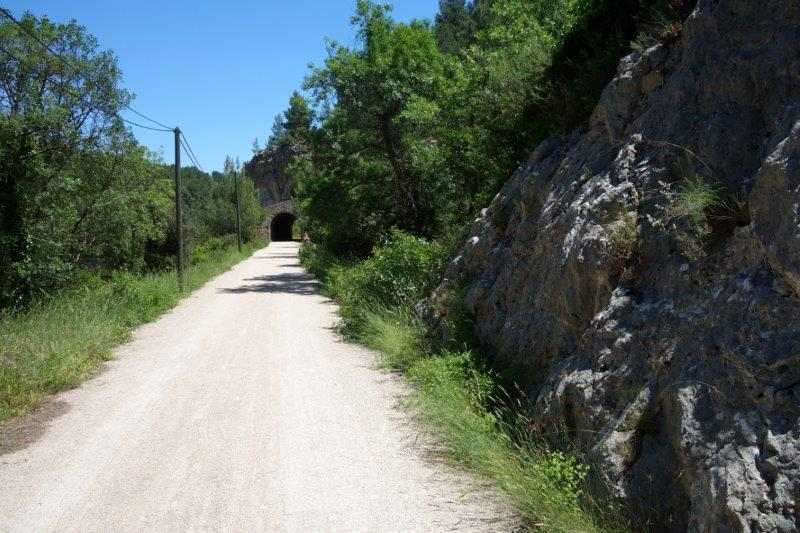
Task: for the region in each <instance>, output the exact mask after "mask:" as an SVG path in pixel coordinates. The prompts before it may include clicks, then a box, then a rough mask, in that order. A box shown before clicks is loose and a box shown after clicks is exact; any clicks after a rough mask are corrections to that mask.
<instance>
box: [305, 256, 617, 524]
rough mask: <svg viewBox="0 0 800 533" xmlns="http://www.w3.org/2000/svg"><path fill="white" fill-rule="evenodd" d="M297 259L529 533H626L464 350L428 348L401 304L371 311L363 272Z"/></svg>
mask: <svg viewBox="0 0 800 533" xmlns="http://www.w3.org/2000/svg"><path fill="white" fill-rule="evenodd" d="M301 259H302V261H303V263H304V265H306V266H307V268H309V270H310V271H312V273H314V274H315V275H316V276H318V277H319V278H320V279H321V280H323V283H324V287H325V290H326V291H327V293H328V294H329V295H330V296H331V297H333V298H335V299H336V300H337V301H338V302H339V304H340V312H341V314H342V317H343V321H342V324H341V325H340V330H341V331H342V333H343V334H344V335H345V336H346V337H347V338H349V339H350V340H353V341H355V342H359V343H361V344H364V345H366V346H368V347H370V348H372V349H373V350H375V351H376V352H377V353H378V354H379V356H380V362H381V364H382V365H383V366H384V367H385V368H387V369H390V370H394V371H399V372H401V373H402V374H403V375H404V376H405V377H406V379H407V380H409V381H410V382H411V384H412V385H413V387H412V394H411V396H410V398H409V400H408V401H409V404H410V407H411V409H412V412H414V413H415V414H416V415H417V416H418V417H419V418H420V420H421V422H422V423H423V424H424V426H425V427H426V428H428V430H429V431H431V433H432V434H433V435H434V436H435V437H436V440H437V443H438V444H439V445H440V448H438V449H440V450H441V453H442V454H443V456H444V457H445V458H446V459H447V460H449V461H451V462H453V463H455V464H458V465H460V466H462V467H465V468H466V469H468V470H470V471H472V472H474V473H476V474H477V475H479V476H480V477H482V478H484V479H487V480H489V481H490V482H492V483H493V484H494V485H496V486H497V487H498V488H499V489H500V490H501V491H502V492H504V493H505V494H506V495H507V496H508V498H509V500H510V501H511V502H512V503H513V504H514V505H515V507H516V508H517V509H518V511H519V513H520V515H521V516H522V518H523V519H524V520H525V522H526V523H527V525H528V526H530V527H532V528H534V529H537V530H542V531H554V532H593V531H608V530H620V531H621V530H623V528H622V527H618V526H617V525H616V522H618V521H620V522H621V520H619V519H618V518H617V517H616V515H613V511H609V510H603V509H601V508H600V507H599V506H598V505H597V504H596V503H595V502H594V500H592V498H591V497H590V495H589V494H587V493H586V492H585V491H584V485H585V480H586V476H587V473H588V468H587V467H586V466H584V465H583V464H581V463H580V461H579V460H578V459H577V458H576V457H575V456H574V455H572V454H569V453H565V452H562V451H555V450H552V449H549V448H548V447H547V446H546V445H545V444H544V443H543V442H541V441H536V440H535V439H534V438H532V437H531V435H532V433H531V431H530V429H529V428H530V424H529V422H528V420H527V419H526V418H525V417H524V416H523V415H522V414H521V413H519V412H518V411H515V410H512V409H509V408H508V407H507V406H508V402H507V401H505V400H504V399H503V394H502V389H501V388H500V387H498V386H497V385H496V383H495V381H494V379H493V378H492V376H491V375H490V373H489V372H487V371H485V370H484V369H483V368H482V367H481V365H480V364H479V363H478V362H477V361H476V359H475V358H474V357H473V355H472V353H471V352H470V351H468V350H460V351H449V350H447V349H443V348H438V349H437V348H435V347H434V345H433V344H432V343H431V342H430V340H429V339H428V338H427V336H426V331H425V328H424V327H423V326H422V324H420V323H419V321H418V320H417V319H415V318H414V317H413V314H412V313H411V311H410V310H409V307H408V305H400V306H394V307H387V306H381V305H380V304H377V305H376V299H375V298H374V296H375V295H373V294H361V293H360V291H363V290H364V289H363V287H364V285H363V284H362V283H359V279H358V275H354V273H356V274H357V273H358V271H359V270H360V269H363V268H364V267H360V266H359V265H354V264H347V263H339V262H337V261H336V260H335V259H334V258H332V257H330V256H328V255H326V254H325V253H324V251H321V250H319V249H316V248H315V247H306V248H305V249H304V250H303V252H302V253H301ZM369 261H370V260H367V262H369ZM363 264H364V263H362V265H363ZM424 275H428V273H427V272H425V273H424ZM498 397H499V398H500V399H498ZM498 406H499V407H498ZM612 515H613V516H612Z"/></svg>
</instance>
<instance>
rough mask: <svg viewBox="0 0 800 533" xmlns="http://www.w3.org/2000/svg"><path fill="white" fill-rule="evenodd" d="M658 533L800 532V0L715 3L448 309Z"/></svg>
mask: <svg viewBox="0 0 800 533" xmlns="http://www.w3.org/2000/svg"><path fill="white" fill-rule="evenodd" d="M456 293H459V294H463V295H465V296H464V302H463V303H464V304H465V305H466V307H467V309H468V310H469V311H470V312H471V314H472V315H474V318H475V323H476V330H477V335H478V337H479V339H480V341H481V342H482V343H484V344H485V346H486V348H487V350H486V351H487V352H488V353H489V354H491V357H492V363H493V364H494V365H495V366H496V367H497V368H499V369H502V370H504V371H506V373H507V374H510V375H513V376H514V379H515V380H516V381H517V382H518V383H519V385H520V386H521V387H522V388H523V389H524V390H525V391H527V393H528V398H529V407H530V413H531V416H532V418H533V421H534V426H535V427H538V428H541V429H542V431H543V433H544V434H549V433H551V432H552V431H553V429H554V428H564V430H566V431H567V432H569V433H570V434H571V435H572V436H573V437H574V439H575V440H576V441H577V442H578V443H579V444H581V445H582V446H583V448H584V449H585V450H586V453H587V457H588V458H589V460H591V462H593V463H594V464H595V467H596V468H594V472H595V474H596V476H597V477H598V479H599V480H602V481H603V482H604V485H606V486H607V487H609V488H610V490H611V491H612V492H613V494H615V495H616V496H618V497H620V498H622V499H624V500H625V501H626V502H627V503H628V505H629V508H631V509H633V510H634V514H636V515H638V516H644V517H647V521H646V522H645V523H644V524H643V527H642V528H643V529H647V530H651V531H655V530H672V531H683V530H689V531H697V532H700V531H748V532H749V531H781V532H788V531H797V529H798V528H799V527H800V3H798V2H796V1H794V0H763V1H759V2H754V1H752V0H699V2H698V4H697V8H696V9H695V11H694V13H693V14H692V15H691V16H690V17H689V19H688V20H687V21H686V22H685V24H684V27H683V32H682V35H681V37H680V39H678V40H676V41H675V42H672V43H669V44H664V45H659V46H656V47H654V48H651V49H649V50H647V51H646V52H643V53H634V54H632V55H630V56H628V57H626V58H624V59H623V60H622V62H621V63H620V66H619V71H618V74H617V76H616V77H615V79H614V80H613V81H612V82H611V84H610V85H609V86H608V87H607V88H606V90H605V91H604V93H603V96H602V98H601V101H600V103H599V105H598V106H597V109H596V111H595V113H594V115H593V116H592V119H591V122H590V124H589V126H588V128H587V130H586V131H580V132H576V133H574V134H573V135H571V136H568V137H563V138H554V139H550V140H548V141H546V142H544V143H543V144H542V145H540V146H539V147H538V148H537V149H536V151H535V152H534V154H533V155H532V157H531V158H530V160H529V162H528V163H527V164H526V165H525V166H524V168H522V169H520V170H519V172H518V173H517V174H516V175H515V176H514V177H513V179H511V180H510V181H509V182H508V183H507V184H506V186H505V187H504V188H503V190H502V191H501V192H500V194H499V195H498V196H497V197H496V198H495V200H494V201H493V202H492V204H491V206H490V207H489V208H488V209H486V210H485V211H484V212H483V214H482V216H481V217H480V219H479V220H477V221H476V222H475V224H474V226H473V228H472V230H471V236H470V237H469V239H468V240H467V241H466V243H465V244H464V246H463V248H462V249H461V250H460V252H459V253H458V255H457V257H456V258H455V259H454V260H453V262H452V263H451V264H450V266H449V268H448V270H447V273H446V277H445V280H444V281H443V283H442V285H441V286H440V287H439V288H438V289H437V290H436V291H435V292H434V294H433V295H432V297H431V298H430V300H429V301H428V302H427V303H428V306H427V309H428V312H429V313H430V318H431V320H432V321H434V322H436V321H437V320H439V319H440V318H441V317H442V316H444V315H445V314H447V313H448V309H449V307H451V306H452V305H454V304H453V298H454V295H455V294H456Z"/></svg>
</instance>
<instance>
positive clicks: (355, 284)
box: [317, 230, 445, 336]
mask: <svg viewBox="0 0 800 533" xmlns="http://www.w3.org/2000/svg"><path fill="white" fill-rule="evenodd" d="M317 260H318V261H324V259H321V258H320V259H317ZM444 260H445V251H444V249H443V247H442V246H441V245H439V244H438V243H434V242H429V241H426V240H425V239H422V238H419V237H414V236H412V235H409V234H407V233H403V232H401V231H397V230H395V231H393V232H392V233H391V235H390V236H389V238H388V239H387V240H386V242H385V243H384V244H383V245H380V246H377V247H376V248H375V250H374V251H373V255H372V256H371V257H370V258H369V259H367V260H365V261H363V262H361V263H358V264H356V265H354V266H347V265H343V264H338V265H335V266H334V267H333V268H329V269H328V279H327V280H326V281H327V285H328V288H329V291H330V293H331V295H332V296H333V297H334V298H336V299H338V300H339V301H340V303H341V304H342V310H341V315H342V324H341V325H342V328H341V329H342V332H343V333H345V334H346V335H349V336H356V335H357V333H358V329H359V328H360V327H361V326H362V325H363V324H364V322H365V321H366V320H367V317H368V315H369V313H370V312H372V311H375V310H378V309H389V308H395V307H408V306H410V305H412V304H414V303H415V302H416V301H418V300H420V299H422V297H423V296H424V295H425V294H426V292H427V291H429V290H430V289H431V288H433V286H434V285H435V284H436V282H437V281H438V280H439V275H440V273H441V270H442V267H443V265H444Z"/></svg>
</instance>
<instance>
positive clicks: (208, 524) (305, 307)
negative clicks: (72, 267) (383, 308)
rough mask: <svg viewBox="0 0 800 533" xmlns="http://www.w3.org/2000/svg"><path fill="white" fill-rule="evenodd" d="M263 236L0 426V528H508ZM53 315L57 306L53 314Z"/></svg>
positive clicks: (285, 255)
mask: <svg viewBox="0 0 800 533" xmlns="http://www.w3.org/2000/svg"><path fill="white" fill-rule="evenodd" d="M297 249H298V247H297V245H296V244H294V243H275V244H272V245H271V246H270V247H269V248H266V249H264V250H261V251H260V252H258V253H256V254H255V255H254V256H253V257H252V258H250V259H249V260H247V261H245V262H243V263H241V264H239V265H238V266H237V267H235V268H234V269H233V270H231V271H229V272H227V273H225V274H223V275H221V276H220V277H218V278H216V279H215V280H213V281H212V282H211V283H209V284H208V285H206V286H205V287H204V288H202V289H201V290H199V291H197V292H196V293H194V294H193V295H192V296H191V297H189V298H187V299H186V300H185V301H184V302H183V303H182V304H181V305H180V306H179V307H177V308H176V309H175V310H174V311H172V312H171V313H169V314H167V315H165V316H164V317H162V318H161V319H160V320H158V321H156V322H154V323H152V324H148V325H146V326H144V327H142V328H140V329H139V330H137V332H136V334H135V337H134V340H133V341H132V342H131V343H129V344H127V345H125V346H122V347H120V348H119V349H118V350H117V359H116V360H115V361H113V362H111V363H110V364H109V365H108V368H107V369H106V370H105V371H104V372H103V373H101V374H100V375H99V376H98V377H97V378H95V379H93V380H91V381H89V382H87V383H86V384H84V385H83V386H82V387H80V388H78V389H75V390H72V391H69V392H66V393H62V394H60V395H58V396H56V397H55V398H54V399H53V400H52V401H50V402H49V403H48V404H47V405H45V406H44V407H43V408H42V409H40V410H38V411H37V412H36V413H34V414H33V415H31V416H29V417H26V418H23V419H21V420H17V421H14V422H13V423H12V424H10V425H9V426H8V427H6V428H5V429H4V430H3V433H4V434H5V435H4V437H5V444H4V446H6V449H5V450H4V451H0V453H2V455H0V530H2V531H36V532H41V531H120V530H122V531H132V530H136V531H141V530H148V531H176V530H178V531H185V530H194V531H197V530H213V531H308V532H314V531H442V530H455V531H507V530H509V529H510V527H511V526H510V524H512V519H511V518H510V513H509V512H508V511H507V510H506V509H505V508H504V507H503V506H502V505H501V504H499V503H498V500H497V498H496V497H493V496H492V495H490V494H489V493H488V492H486V491H485V490H481V489H477V488H476V487H475V485H474V483H471V482H470V481H469V480H468V479H466V476H464V475H463V474H460V473H457V472H455V471H454V470H452V469H450V468H448V467H446V466H444V465H442V464H441V463H437V462H436V461H433V460H431V458H430V455H431V454H430V453H429V452H430V449H429V445H428V444H426V443H425V440H426V439H425V438H422V437H421V435H420V434H419V431H418V430H417V429H416V428H415V427H414V423H413V420H411V419H410V417H409V416H408V415H407V414H404V413H403V411H402V410H401V409H398V406H397V403H398V401H399V400H400V399H401V398H402V396H403V394H404V392H405V391H406V389H405V387H404V385H403V383H402V382H401V381H400V380H399V378H397V377H396V376H392V375H389V374H386V373H383V372H380V371H378V370H376V369H375V368H374V356H373V355H372V354H371V353H369V352H367V351H366V350H363V349H361V348H358V347H355V346H352V345H349V344H346V343H343V342H341V340H340V339H339V338H338V337H337V336H336V334H335V333H334V332H333V331H332V330H331V327H332V326H333V325H334V323H335V320H336V319H335V311H336V308H335V306H334V305H333V304H332V303H330V302H329V301H328V300H326V299H325V298H324V297H322V296H320V295H319V294H318V293H317V286H316V284H315V282H314V281H313V280H312V279H311V278H309V277H308V276H307V275H306V274H305V273H304V272H303V270H302V269H301V268H300V265H299V264H298V262H297ZM64 320H69V317H64Z"/></svg>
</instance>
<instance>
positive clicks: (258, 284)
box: [217, 272, 319, 295]
mask: <svg viewBox="0 0 800 533" xmlns="http://www.w3.org/2000/svg"><path fill="white" fill-rule="evenodd" d="M244 281H250V282H255V283H247V284H245V285H241V286H239V287H229V288H223V289H217V292H220V293H226V294H244V293H248V292H262V293H273V294H274V293H283V294H300V295H313V294H319V282H317V280H315V279H314V278H313V277H312V276H309V275H308V274H306V273H305V272H292V273H285V274H269V275H266V276H258V277H255V278H246V279H245V280H244Z"/></svg>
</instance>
